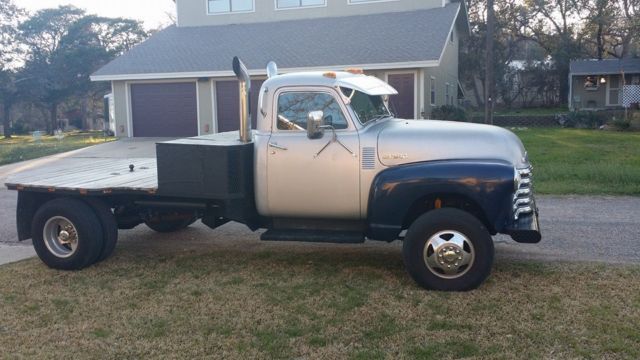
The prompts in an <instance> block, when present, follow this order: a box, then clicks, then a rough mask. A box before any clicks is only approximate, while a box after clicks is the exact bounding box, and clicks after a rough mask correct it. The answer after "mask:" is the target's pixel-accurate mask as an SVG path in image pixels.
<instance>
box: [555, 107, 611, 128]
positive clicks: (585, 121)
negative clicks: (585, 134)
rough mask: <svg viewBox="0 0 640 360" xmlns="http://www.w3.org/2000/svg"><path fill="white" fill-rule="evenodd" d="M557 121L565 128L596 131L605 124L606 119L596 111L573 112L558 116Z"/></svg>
mask: <svg viewBox="0 0 640 360" xmlns="http://www.w3.org/2000/svg"><path fill="white" fill-rule="evenodd" d="M557 119H558V123H559V124H560V125H562V126H563V127H572V128H578V129H596V128H598V127H600V126H602V125H604V123H605V121H604V118H603V117H602V116H600V115H599V114H598V113H596V112H594V111H572V112H570V113H568V114H566V115H559V116H557Z"/></svg>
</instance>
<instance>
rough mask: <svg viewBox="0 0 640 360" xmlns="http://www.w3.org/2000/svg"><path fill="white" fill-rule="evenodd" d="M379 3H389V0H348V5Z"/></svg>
mask: <svg viewBox="0 0 640 360" xmlns="http://www.w3.org/2000/svg"><path fill="white" fill-rule="evenodd" d="M380 1H389V0H349V4H364V3H372V2H380Z"/></svg>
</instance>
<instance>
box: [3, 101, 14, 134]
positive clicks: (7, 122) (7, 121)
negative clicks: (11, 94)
mask: <svg viewBox="0 0 640 360" xmlns="http://www.w3.org/2000/svg"><path fill="white" fill-rule="evenodd" d="M11 107H12V104H11V102H10V101H5V103H4V106H3V109H4V119H3V120H2V126H3V127H4V138H5V139H11Z"/></svg>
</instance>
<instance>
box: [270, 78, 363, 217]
mask: <svg viewBox="0 0 640 360" xmlns="http://www.w3.org/2000/svg"><path fill="white" fill-rule="evenodd" d="M276 96H277V99H278V100H277V109H275V110H276V111H277V120H274V123H273V125H272V126H273V131H272V134H271V137H270V139H269V146H268V148H267V151H268V154H267V159H268V160H267V187H268V196H267V199H268V207H269V212H270V215H271V216H274V217H295V218H304V217H313V218H326V219H358V218H359V217H360V176H359V166H358V153H359V147H360V141H359V138H358V132H357V130H356V128H355V126H354V124H353V123H352V122H351V119H350V118H349V116H348V113H347V112H346V108H345V107H344V105H343V104H342V101H341V100H340V99H339V98H338V97H337V93H336V92H335V90H334V89H331V88H327V89H326V91H318V90H317V89H309V90H305V89H299V88H298V89H288V90H287V89H285V90H283V91H280V92H279V93H278V94H276ZM318 110H320V111H323V112H324V121H325V124H327V125H332V126H333V127H334V129H335V133H336V139H337V141H333V132H332V131H331V130H326V131H325V134H324V137H322V138H320V139H313V140H312V139H309V138H308V137H307V132H306V128H307V115H308V113H309V112H311V111H318ZM327 144H328V145H327ZM325 145H326V147H325ZM343 145H344V146H343ZM323 148H324V150H323V151H321V150H322V149H323Z"/></svg>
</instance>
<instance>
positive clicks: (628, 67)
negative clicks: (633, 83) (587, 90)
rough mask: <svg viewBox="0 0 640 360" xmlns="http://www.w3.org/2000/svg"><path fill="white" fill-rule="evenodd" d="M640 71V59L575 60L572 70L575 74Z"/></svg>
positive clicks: (571, 65) (572, 63) (571, 66)
mask: <svg viewBox="0 0 640 360" xmlns="http://www.w3.org/2000/svg"><path fill="white" fill-rule="evenodd" d="M622 71H624V72H625V73H640V59H605V60H595V59H590V60H573V61H571V64H570V72H571V74H573V75H601V74H620V73H621V72H622Z"/></svg>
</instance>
